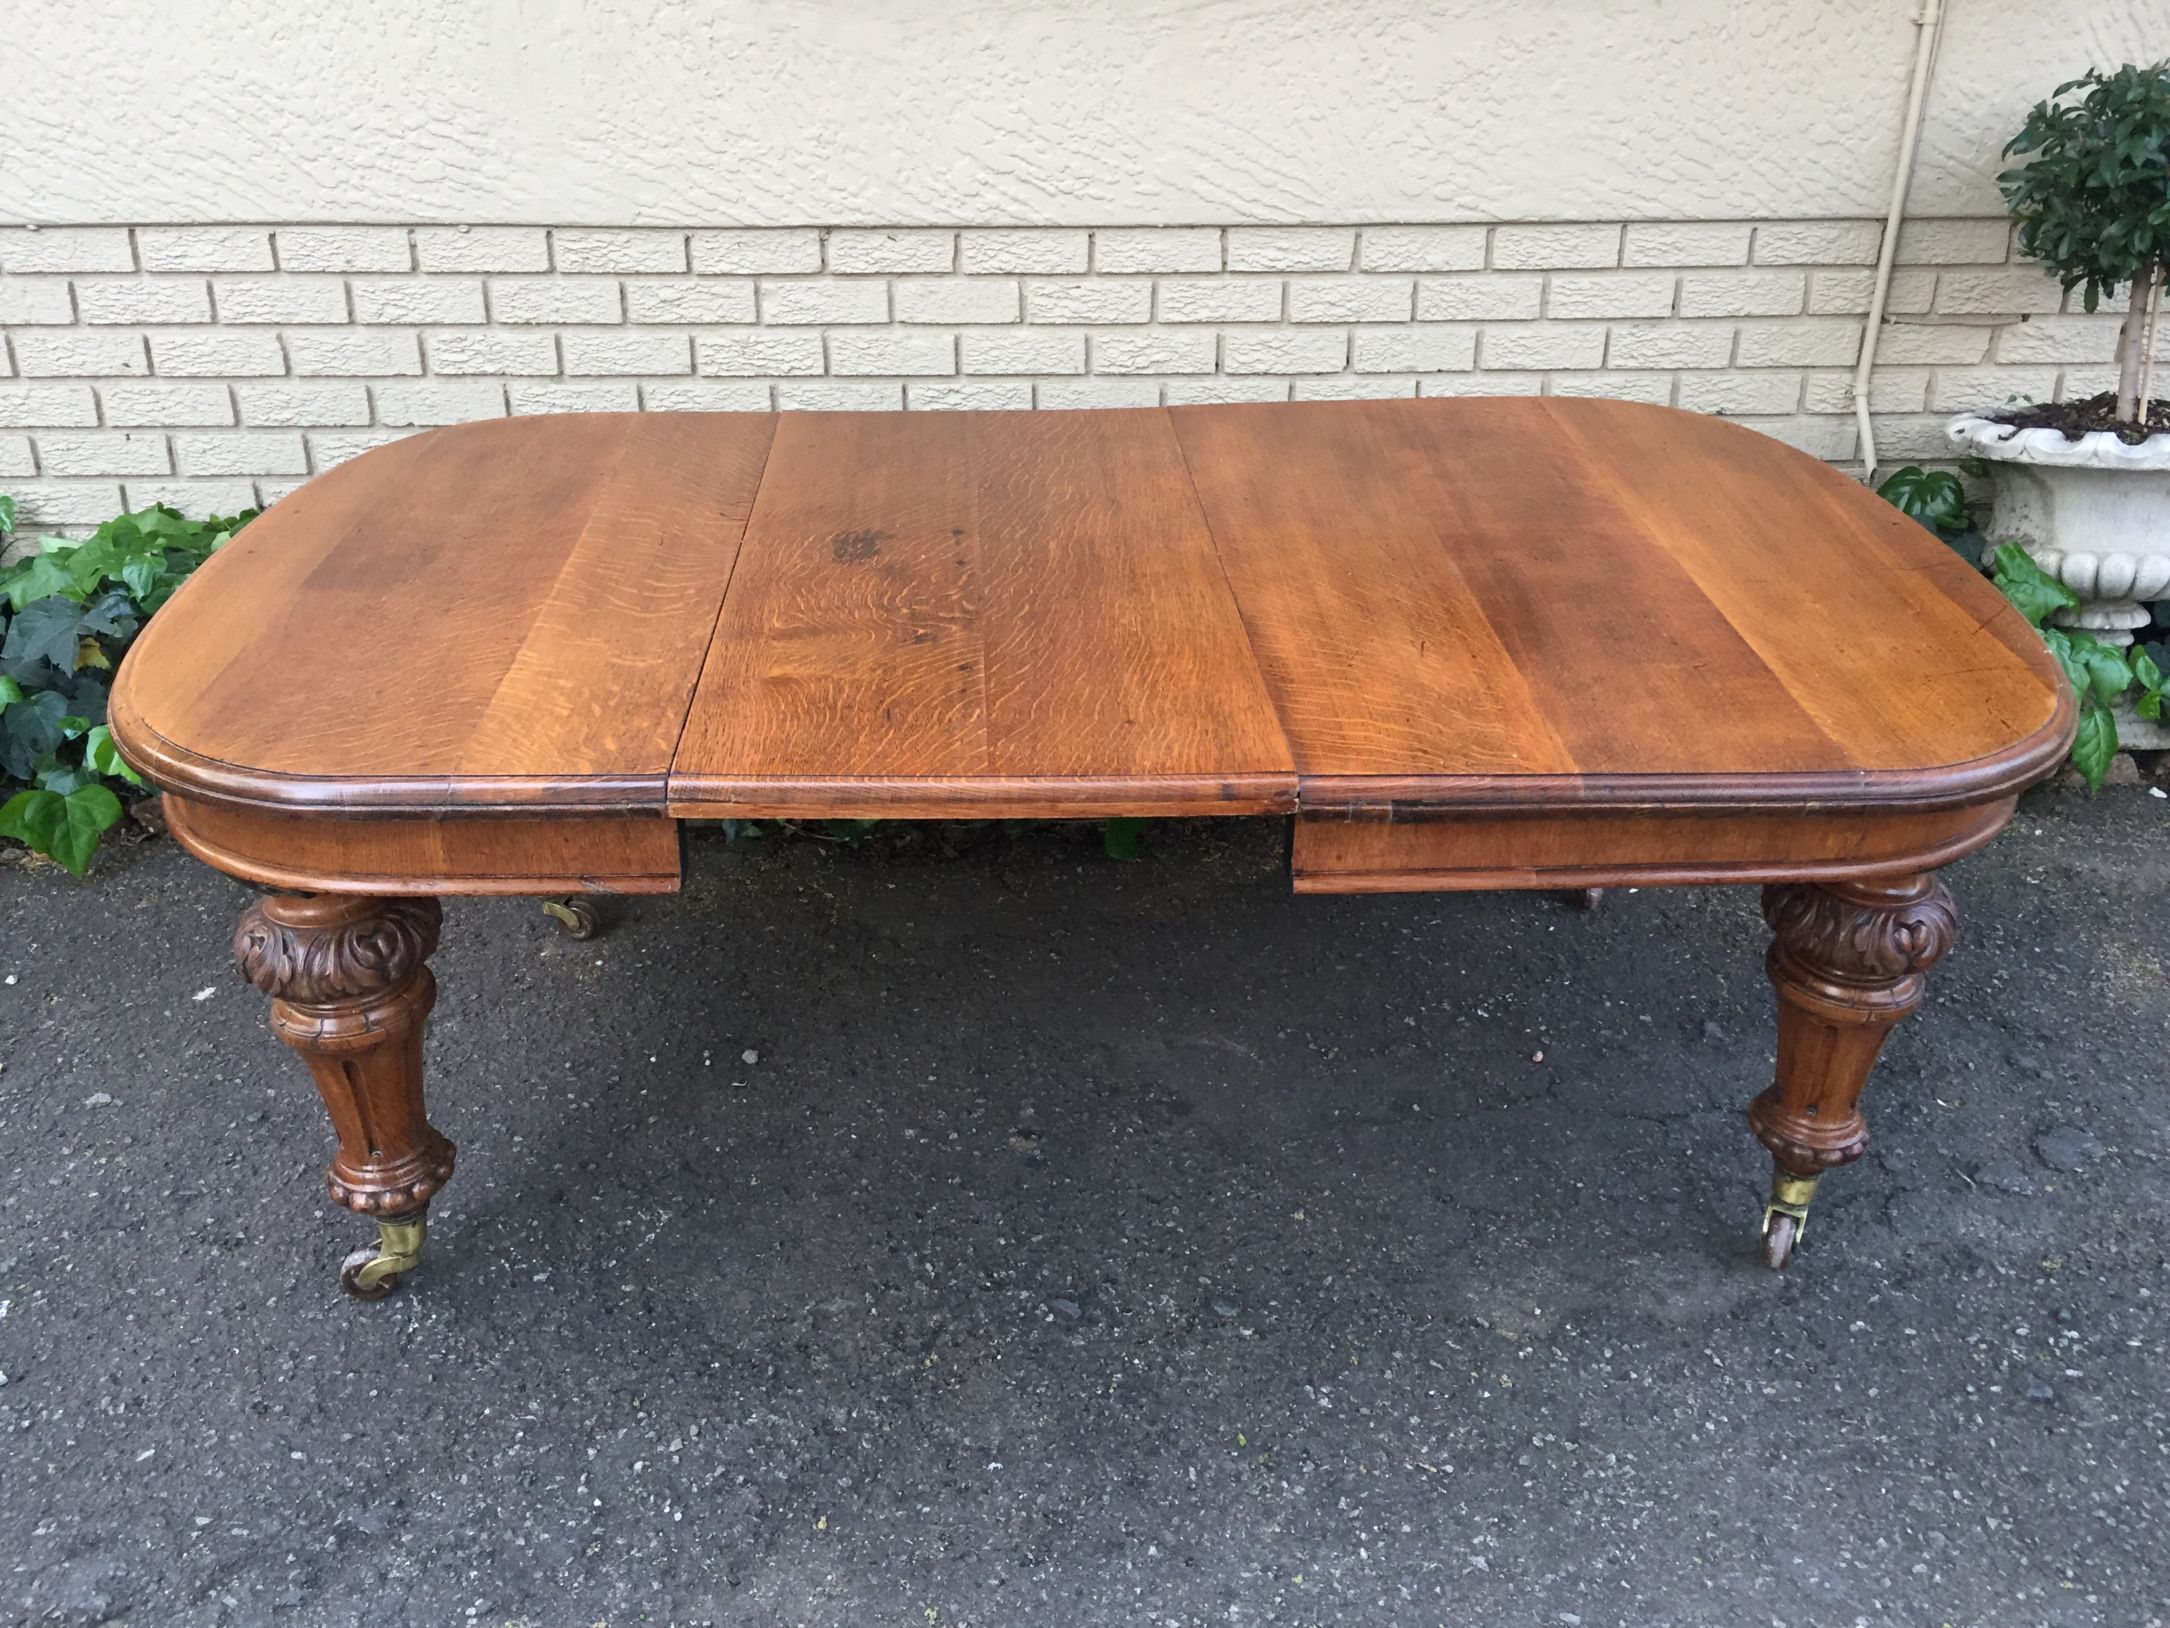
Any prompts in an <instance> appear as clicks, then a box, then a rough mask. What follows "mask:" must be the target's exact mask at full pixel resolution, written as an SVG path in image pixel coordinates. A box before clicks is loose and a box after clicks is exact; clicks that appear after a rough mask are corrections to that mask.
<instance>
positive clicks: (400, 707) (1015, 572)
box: [113, 399, 2071, 819]
mask: <svg viewBox="0 0 2170 1628" xmlns="http://www.w3.org/2000/svg"><path fill="white" fill-rule="evenodd" d="M113 711H114V732H115V736H116V739H117V740H118V742H119V743H120V745H121V747H122V749H123V751H124V752H125V753H126V754H127V755H128V756H129V757H130V759H131V760H132V761H134V762H135V763H137V764H138V765H139V766H140V767H141V768H143V769H144V770H145V771H146V772H147V773H148V774H149V775H150V776H151V778H152V779H153V780H154V781H156V782H157V783H158V784H159V785H161V786H162V787H164V788H165V789H167V790H168V791H171V792H174V793H177V794H179V795H180V796H182V797H184V798H188V799H195V800H201V801H202V802H204V803H205V804H207V805H213V804H215V805H220V806H225V807H232V808H237V809H244V810H255V811H265V812H276V813H287V814H293V813H299V812H308V811H315V812H328V811H334V810H336V811H340V812H342V813H346V814H359V813H362V812H364V811H369V812H375V813H382V814H400V815H415V814H446V813H453V812H458V813H466V814H474V813H494V814H498V815H502V816H519V815H529V816H534V815H539V814H542V813H545V812H550V813H563V812H572V811H588V812H595V813H601V812H606V811H607V812H611V813H618V814H625V813H634V812H667V813H668V814H670V815H673V816H676V817H678V818H682V819H697V818H704V817H710V816H754V815H765V814H795V815H808V816H872V815H892V816H928V817H945V818H962V817H974V816H982V815H1075V816H1100V815H1118V814H1142V815H1152V814H1181V813H1209V812H1221V813H1255V812H1285V811H1290V810H1303V811H1306V812H1319V813H1325V812H1330V811H1337V810H1338V811H1357V812H1364V811H1371V812H1374V813H1383V814H1386V815H1390V816H1392V817H1395V818H1408V817H1412V816H1416V815H1421V814H1423V813H1427V812H1431V813H1436V812H1440V811H1451V810H1456V809H1463V808H1477V807H1513V808H1517V809H1520V810H1523V811H1525V812H1537V811H1553V812H1569V811H1587V810H1588V809H1590V808H1592V807H1594V806H1600V805H1604V806H1612V805H1618V806H1624V807H1625V806H1632V807H1635V808H1639V809H1645V810H1650V809H1680V810H1687V809H1699V810H1708V809H1712V808H1724V809H1735V810H1747V809H1781V808H1783V809H1793V810H1804V809H1811V810H1819V811H1834V812H1835V811H1845V810H1851V811H1857V812H1862V813H1868V812H1872V811H1884V810H1891V809H1901V808H1904V809H1912V810H1921V809H1928V808H1950V807H1956V806H1964V805H1978V804H1981V803H1983V802H1985V801H1989V800H1994V799H1998V798H2001V797H2005V796H2009V795H2011V794H2012V793H2013V792H2015V791H2016V790H2017V789H2018V788H2019V787H2021V786H2023V785H2025V784H2026V783H2027V782H2029V781H2030V780H2032V779H2034V778H2037V777H2039V775H2040V774H2041V773H2042V772H2044V770H2045V769H2047V768H2048V767H2049V766H2051V765H2052V764H2054V763H2055V762H2056V761H2057V760H2058V759H2059V757H2060V756H2061V754H2062V752H2063V750H2064V745H2065V738H2066V736H2067V734H2068V732H2069V730H2070V727H2071V704H2070V700H2069V697H2068V695H2067V693H2066V690H2065V687H2064V685H2063V683H2062V680H2061V678H2060V677H2059V676H2058V674H2057V673H2056V672H2055V670H2054V668H2053V665H2052V663H2051V661H2050V660H2049V658H2048V656H2047V653H2046V652H2045V651H2044V650H2043V649H2042V647H2041V644H2040V641H2039V640H2038V639H2037V638H2036V637H2035V636H2034V634H2033V633H2032V631H2031V630H2030V629H2029V628H2028V627H2027V626H2026V625H2025V624H2024V623H2023V622H2022V621H2021V619H2020V618H2019V617H2018V616H2017V615H2016V614H2015V613H2014V612H2013V611H2012V610H2011V608H2010V607H2009V606H2008V605H2006V604H2005V602H2004V601H2003V599H2002V598H2001V597H2000V596H1999V595H1997V594H1996V593H1995V592H1994V591H1993V590H1992V589H1991V588H1990V587H1989V586H1988V585H1987V584H1985V583H1984V582H1983V581H1981V579H1980V578H1979V577H1978V576H1977V575H1976V574H1975V573H1974V572H1973V571H1971V570H1969V569H1968V568H1967V567H1966V566H1965V564H1964V563H1963V562H1961V561H1960V560H1958V559H1957V558H1956V557H1955V556H1953V555H1952V554H1951V553H1950V552H1949V551H1948V550H1946V549H1944V548H1942V547H1941V546H1939V545H1938V544H1937V543H1936V542H1935V541H1934V540H1933V539H1932V538H1931V537H1929V536H1928V535H1927V534H1926V533H1925V532H1923V531H1922V530H1921V529H1920V528H1919V527H1918V526H1916V525H1915V524H1913V523H1912V522H1911V521H1909V520H1907V519H1906V518H1905V517H1904V516H1902V515H1900V514H1898V513H1897V512H1896V511H1894V510H1893V509H1891V508H1890V507H1889V506H1888V505H1886V504H1884V503H1882V502H1880V501H1879V500H1877V499H1876V498H1875V497H1873V496H1872V495H1870V494H1869V493H1867V492H1865V491H1863V490H1862V489H1861V488H1859V487H1858V486H1857V485H1855V483H1853V482H1852V481H1850V480H1848V479H1847V478H1846V477H1845V476H1843V475H1841V474H1839V473H1838V472H1836V471H1834V470H1832V469H1830V468H1828V467H1827V466H1825V465H1823V464H1821V463H1819V462H1817V461H1815V460H1813V459H1811V458H1809V457H1807V456H1805V455H1804V454H1801V453H1798V452H1795V451H1793V450H1791V449H1790V448H1787V447H1785V446H1783V445H1781V444H1780V443H1778V442H1776V441H1773V440H1771V439H1769V438H1767V437H1764V436H1761V435H1758V434H1756V433H1754V432H1752V431H1749V430H1747V429H1744V428H1741V427H1738V426H1735V425H1730V424H1727V423H1724V422H1722V421H1720V420H1716V419H1711V418H1705V417H1700V416H1697V415H1691V414H1687V413H1681V412H1675V411H1671V410H1668V409H1664V408H1654V407H1645V406H1638V405H1632V404H1625V403H1614V402H1601V401H1565V400H1542V399H1511V400H1423V401H1418V400H1404V401H1379V402H1359V403H1319V404H1305V405H1280V404H1276V405H1271V406H1235V407H1195V408H1177V409H1173V410H1159V409H1144V410H1137V411H1111V412H1085V413H955V414H933V413H929V414H890V413H807V414H786V415H783V416H782V417H780V418H779V417H771V416H766V415H744V414H645V415H643V414H572V415H565V416H558V417H543V418H534V419H509V420H497V421H491V422H486V423H479V424H471V425H465V426H461V427H458V428H452V429H444V430H436V431H432V432H429V433H427V434H422V435H417V436H414V437H411V438H409V439H406V440H403V441H400V442H397V443H395V444H393V445H391V446H388V447H385V448H383V449H380V450H378V451H375V452H371V453H368V454H365V455H364V456H362V457H360V458H357V459H355V460H353V461H352V462H350V463H347V464H345V465H342V466H341V467H339V468H337V469H335V470H333V471H331V472H330V473H328V474H326V475H323V476H321V477H319V478H318V479H316V480H314V481H311V482H310V483H309V484H307V485H306V486H304V487H303V488H302V489H301V490H299V491H298V492H296V493H294V494H293V495H292V496H291V497H289V498H287V499H286V500H285V501H284V502H282V503H280V504H278V505H277V506H275V507H274V508H273V509H272V510H271V511H270V512H269V513H267V514H265V515H264V516H263V517H262V518H261V519H259V520H258V521H257V522H256V523H255V524H253V525H252V526H250V527H249V528H248V529H247V530H246V531H244V532H243V533H242V534H241V535H240V536H239V537H238V538H237V539H236V540H235V541H234V542H233V543H232V544H230V545H229V546H228V547H227V548H226V549H225V550H223V551H222V552H221V553H220V554H219V555H218V556H216V557H215V558H214V559H212V560H211V561H210V562H209V563H208V564H206V565H205V566H204V567H203V568H202V569H201V570H200V571H199V572H198V573H197V575H196V577H195V579H194V580H193V581H191V582H190V583H189V584H188V586H187V587H186V588H184V589H183V591H182V592H181V593H180V594H179V595H178V596H176V598H175V599H174V601H173V602H172V604H171V606H170V607H169V608H168V609H167V610H166V611H164V612H163V613H162V614H161V615H160V616H159V617H158V618H157V619H156V620H155V621H154V622H153V623H152V625H151V626H150V627H149V628H148V629H146V630H145V632H144V633H143V635H142V637H141V638H140V639H139V640H138V641H137V644H136V647H135V649H134V650H133V651H132V652H131V654H130V656H129V658H128V660H127V662H126V664H125V666H124V668H123V670H122V673H121V675H120V679H119V683H118V685H117V687H116V692H115V696H114V708H113Z"/></svg>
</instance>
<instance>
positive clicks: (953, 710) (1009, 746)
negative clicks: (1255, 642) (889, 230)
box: [671, 409, 1295, 816]
mask: <svg viewBox="0 0 2170 1628" xmlns="http://www.w3.org/2000/svg"><path fill="white" fill-rule="evenodd" d="M1294 785H1295V777H1294V773H1293V770H1292V767H1291V764H1290V760H1289V756H1288V750H1287V747H1286V745H1285V743H1284V742H1283V740H1282V736H1281V731H1280V728H1279V726H1278V724H1277V723H1276V721H1275V717H1274V712H1273V708H1272V706H1271V705H1270V703H1269V702H1268V700H1267V697H1266V694H1265V689H1264V685H1263V683H1262V681H1261V679H1260V677H1259V673H1258V670H1257V666H1256V664H1255V663H1254V661H1253V660H1252V657H1251V652H1250V647H1249V645H1248V643H1247V641H1246V639H1245V637H1244V631H1243V626H1242V622H1241V619H1240V618H1239V617H1238V615H1237V612H1236V605H1235V600H1234V598H1233V596H1232V595H1231V594H1230V592H1229V588H1228V583H1227V581H1226V579H1225V577H1224V576H1223V574H1222V571H1221V567H1220V564H1219V561H1218V559H1217V558H1216V556H1215V553H1214V547H1213V540H1212V538H1211V537H1210V536H1209V535H1208V534H1207V532H1206V529H1205V526H1204V523H1203V521H1202V520H1201V519H1200V517H1199V513H1198V507H1197V503H1196V500H1195V498H1194V496H1193V494H1192V491H1191V485H1190V481H1189V478H1188V475H1187V473H1186V471H1185V468H1184V463H1183V458H1182V455H1181V453H1180V451H1179V450H1178V448H1177V446H1176V442H1175V437H1174V435H1173V433H1172V431H1171V429H1170V426H1169V423H1168V419H1167V417H1166V415H1165V414H1164V413H1162V412H1160V411H1159V410H1157V409H1152V410H1145V411H1135V412H1088V413H960V414H950V413H925V414H921V413H908V414H897V413H854V414H837V413H831V414H818V415H805V416H798V415H788V416H786V417H785V418H784V419H783V420H782V421H781V423H780V426H779V428H778V430H777V434H776V441H775V446H774V448H773V450H772V452H771V455H770V459H769V466H768V474H767V476H766V478H765V480H764V481H763V483H762V489H761V496H760V500H759V502H758V503H757V504H756V506H755V509H754V514H753V518H752V520H751V521H750V522H749V523H748V526H747V528H746V540H745V543H744V546H743V548H742V549H741V551H740V556H739V562H738V568H737V572H736V574H735V576H734V578H733V581H732V585H731V591H730V594H729V596H728V597H727V599H726V600H725V603H724V607H723V614H722V616H721V618H720V619H719V621H718V623H717V627H716V636H715V640H714V643H713V645H712V646H711V648H710V651H709V654H708V660H707V663H706V665H705V667H704V669H703V671H702V674H701V682H700V686H699V688H698V690H697V691H696V693H695V695H694V699H693V707H692V710H691V712H690V714H689V715H688V717H687V720H686V729H685V735H684V738H683V740H682V741H681V742H680V745H679V749H678V759H677V765H676V767H675V769H674V770H673V773H672V776H671V808H672V811H673V812H674V813H681V814H701V813H719V814H721V813H732V812H739V813H753V812H759V811H763V810H766V811H769V812H778V813H786V812H794V811H806V812H821V813H827V814H868V815H877V814H922V815H939V814H949V815H957V816H965V815H974V814H999V813H1008V814H1018V815H1026V814H1041V813H1045V814H1071V815H1092V814H1118V813H1171V814H1172V813H1184V812H1192V813H1204V812H1221V813H1243V812H1263V811H1269V810H1277V809H1278V810H1285V809H1287V808H1289V807H1291V806H1292V805H1293V796H1294Z"/></svg>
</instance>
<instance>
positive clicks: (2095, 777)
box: [2072, 699, 2117, 792]
mask: <svg viewBox="0 0 2170 1628" xmlns="http://www.w3.org/2000/svg"><path fill="white" fill-rule="evenodd" d="M2116 754H2117V720H2116V719H2114V718H2112V717H2111V716H2110V709H2109V708H2108V707H2106V706H2104V705H2103V704H2102V703H2101V702H2099V701H2096V700H2093V699H2089V700H2088V701H2087V702H2086V703H2085V704H2084V705H2083V706H2082V707H2081V708H2080V732H2079V735H2078V737H2077V738H2076V739H2074V741H2073V742H2072V767H2073V768H2075V769H2077V770H2079V771H2080V778H2081V779H2083V780H2085V781H2086V782H2087V789H2088V791H2089V792H2097V791H2100V790H2101V789H2102V781H2103V777H2104V776H2105V775H2107V774H2108V773H2109V772H2110V759H2111V758H2112V757H2114V756H2115V755H2116Z"/></svg>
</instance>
